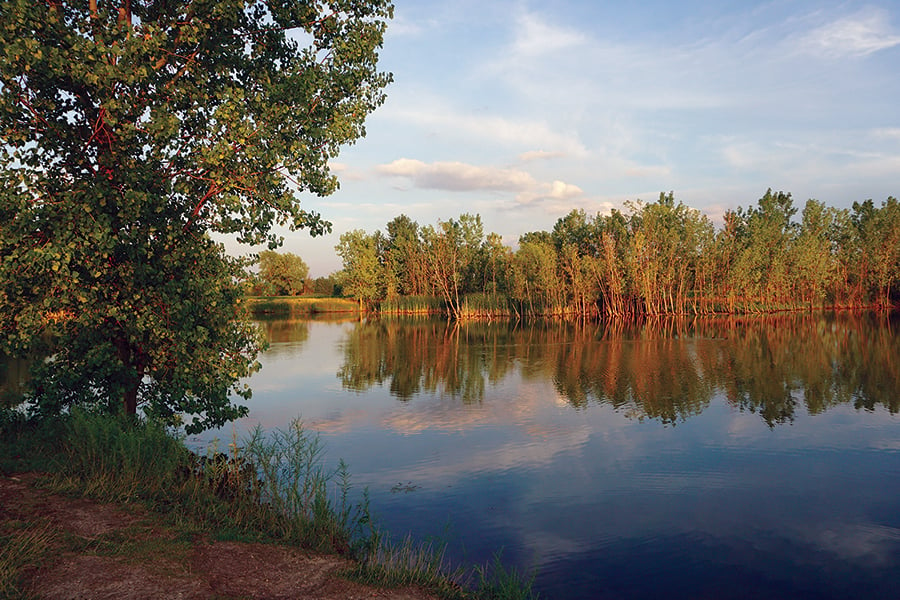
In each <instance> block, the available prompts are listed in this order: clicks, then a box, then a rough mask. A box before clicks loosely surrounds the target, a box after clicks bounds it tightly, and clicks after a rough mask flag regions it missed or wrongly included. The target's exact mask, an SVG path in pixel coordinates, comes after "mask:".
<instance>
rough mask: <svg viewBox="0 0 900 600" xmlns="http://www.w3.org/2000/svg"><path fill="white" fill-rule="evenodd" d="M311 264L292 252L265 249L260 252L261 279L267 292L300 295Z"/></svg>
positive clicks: (278, 294)
mask: <svg viewBox="0 0 900 600" xmlns="http://www.w3.org/2000/svg"><path fill="white" fill-rule="evenodd" d="M307 275H309V266H307V264H306V263H305V262H303V259H302V258H300V257H299V256H297V255H296V254H293V253H291V252H275V251H274V250H263V251H262V252H260V253H259V280H260V282H261V283H262V285H263V287H264V291H265V293H267V294H271V295H276V296H298V295H300V294H302V293H303V288H304V287H305V286H306V276H307Z"/></svg>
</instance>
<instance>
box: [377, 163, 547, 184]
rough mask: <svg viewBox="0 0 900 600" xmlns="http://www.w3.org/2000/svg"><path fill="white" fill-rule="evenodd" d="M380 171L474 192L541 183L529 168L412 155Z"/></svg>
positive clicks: (419, 182) (416, 180)
mask: <svg viewBox="0 0 900 600" xmlns="http://www.w3.org/2000/svg"><path fill="white" fill-rule="evenodd" d="M377 170H378V173H380V174H382V175H388V176H392V177H403V178H406V179H409V180H410V181H412V183H413V185H415V186H416V187H418V188H424V189H434V190H449V191H456V192H459V191H472V190H493V191H507V192H521V191H525V190H527V189H529V188H532V187H534V186H535V185H536V184H537V182H536V181H535V179H534V178H533V177H532V176H531V175H530V174H528V173H526V172H525V171H520V170H517V169H502V168H496V167H480V166H477V165H470V164H466V163H461V162H434V163H424V162H422V161H420V160H415V159H411V158H400V159H397V160H395V161H394V162H392V163H390V164H387V165H381V166H379V167H378V169H377Z"/></svg>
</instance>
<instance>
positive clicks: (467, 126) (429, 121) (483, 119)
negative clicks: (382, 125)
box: [380, 98, 587, 157]
mask: <svg viewBox="0 0 900 600" xmlns="http://www.w3.org/2000/svg"><path fill="white" fill-rule="evenodd" d="M407 106H408V108H405V109H404V108H394V107H388V108H386V109H385V110H384V111H382V113H381V114H380V116H381V117H390V118H392V119H394V120H396V121H401V122H404V123H410V124H414V125H419V126H422V127H427V128H429V129H431V130H432V132H433V133H434V134H437V135H439V136H441V137H445V138H450V139H452V138H460V137H462V138H465V141H467V142H468V143H476V142H487V143H491V144H496V143H500V144H505V145H510V146H514V147H519V148H523V147H524V148H542V149H544V150H543V151H544V152H552V153H555V154H556V155H557V156H573V157H583V156H585V155H586V154H587V150H586V149H585V146H584V144H583V143H582V142H581V140H580V139H579V137H578V135H577V133H570V132H564V131H560V130H559V128H558V127H555V126H553V125H551V124H550V123H548V122H547V121H546V120H543V119H541V120H538V119H509V118H505V117H498V116H493V115H477V114H470V113H462V112H459V111H457V110H455V109H453V108H451V107H449V106H447V105H446V104H445V103H444V102H442V101H441V100H440V99H438V98H414V99H412V101H410V102H408V103H407ZM423 107H427V108H423Z"/></svg>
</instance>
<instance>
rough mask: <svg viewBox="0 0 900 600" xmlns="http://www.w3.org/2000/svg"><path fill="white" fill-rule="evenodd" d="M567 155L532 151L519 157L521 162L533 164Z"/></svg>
mask: <svg viewBox="0 0 900 600" xmlns="http://www.w3.org/2000/svg"><path fill="white" fill-rule="evenodd" d="M563 157H565V154H564V153H562V152H550V151H547V150H531V151H529V152H523V153H522V154H520V155H519V160H520V161H522V162H531V161H535V160H550V159H552V158H563Z"/></svg>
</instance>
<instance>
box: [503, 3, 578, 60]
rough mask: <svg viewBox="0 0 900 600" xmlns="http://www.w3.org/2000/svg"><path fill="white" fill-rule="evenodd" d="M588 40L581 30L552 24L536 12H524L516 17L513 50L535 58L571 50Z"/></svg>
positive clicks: (521, 54)
mask: <svg viewBox="0 0 900 600" xmlns="http://www.w3.org/2000/svg"><path fill="white" fill-rule="evenodd" d="M586 41H587V38H586V36H585V35H584V34H582V33H581V32H579V31H576V30H574V29H568V28H564V27H560V26H556V25H551V24H550V23H548V22H546V21H544V20H542V19H540V18H538V17H537V15H535V14H534V13H522V14H520V15H519V16H518V18H517V19H516V31H515V41H514V42H513V51H514V53H515V54H516V55H518V56H519V57H527V58H535V57H540V56H546V55H552V54H555V53H558V52H561V51H565V52H569V51H572V50H574V49H577V48H578V47H580V46H583V45H584V44H585V42H586Z"/></svg>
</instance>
